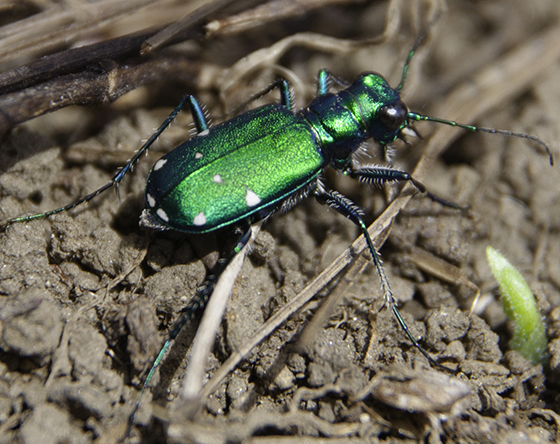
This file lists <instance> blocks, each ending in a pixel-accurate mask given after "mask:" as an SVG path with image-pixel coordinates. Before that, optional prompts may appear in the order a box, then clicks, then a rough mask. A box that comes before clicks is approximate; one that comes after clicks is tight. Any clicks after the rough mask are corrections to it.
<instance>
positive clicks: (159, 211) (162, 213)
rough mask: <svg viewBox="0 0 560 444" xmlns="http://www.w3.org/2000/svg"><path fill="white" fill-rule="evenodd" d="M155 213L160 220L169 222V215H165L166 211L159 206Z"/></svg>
mask: <svg viewBox="0 0 560 444" xmlns="http://www.w3.org/2000/svg"><path fill="white" fill-rule="evenodd" d="M156 214H157V216H158V217H159V218H160V219H161V220H162V221H164V222H169V217H168V216H167V213H166V212H165V211H163V210H162V209H161V208H158V209H157V211H156Z"/></svg>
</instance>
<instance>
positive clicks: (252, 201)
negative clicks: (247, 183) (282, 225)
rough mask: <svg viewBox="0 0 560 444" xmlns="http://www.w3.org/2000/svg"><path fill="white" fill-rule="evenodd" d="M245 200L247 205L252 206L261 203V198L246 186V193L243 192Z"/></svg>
mask: <svg viewBox="0 0 560 444" xmlns="http://www.w3.org/2000/svg"><path fill="white" fill-rule="evenodd" d="M245 202H247V206H248V207H254V206H255V205H258V204H260V203H261V198H260V197H259V196H257V195H256V194H255V193H254V192H253V191H251V190H250V189H249V188H247V194H245Z"/></svg>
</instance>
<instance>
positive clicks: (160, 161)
mask: <svg viewBox="0 0 560 444" xmlns="http://www.w3.org/2000/svg"><path fill="white" fill-rule="evenodd" d="M166 163H167V159H159V160H158V161H157V162H156V164H155V165H154V171H157V170H159V169H160V168H161V167H162V166H164V165H165V164H166Z"/></svg>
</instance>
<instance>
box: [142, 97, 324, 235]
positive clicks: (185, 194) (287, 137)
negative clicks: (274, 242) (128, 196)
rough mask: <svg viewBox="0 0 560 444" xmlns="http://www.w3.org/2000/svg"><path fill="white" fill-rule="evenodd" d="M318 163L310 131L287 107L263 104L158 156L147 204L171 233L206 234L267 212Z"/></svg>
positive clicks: (303, 182)
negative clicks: (173, 231) (177, 231)
mask: <svg viewBox="0 0 560 444" xmlns="http://www.w3.org/2000/svg"><path fill="white" fill-rule="evenodd" d="M323 162H324V160H323V157H322V156H321V153H320V152H319V151H318V150H317V149H316V146H315V144H314V136H313V132H312V131H311V130H310V128H309V126H308V125H305V124H304V123H303V122H301V121H300V119H298V118H297V117H296V116H295V115H294V114H293V113H291V112H290V111H289V110H288V109H287V108H286V107H285V106H283V105H267V106H264V107H261V108H258V109H254V110H251V111H249V112H247V113H245V114H243V115H241V116H238V117H236V118H234V119H232V120H228V121H227V122H224V123H222V124H220V125H217V126H216V127H214V128H212V129H210V130H209V131H208V132H202V133H199V134H198V135H197V136H195V137H193V138H192V139H190V140H189V141H188V142H185V143H183V144H181V145H179V146H178V147H177V148H176V149H174V150H173V151H171V152H170V153H169V154H167V155H166V156H164V157H163V158H162V159H160V160H159V161H158V163H157V164H156V165H155V167H154V168H153V170H152V171H151V173H150V176H149V178H148V181H147V185H146V202H147V207H148V209H151V210H152V211H153V213H154V214H155V215H156V216H157V217H158V218H159V219H160V220H161V221H162V222H163V223H165V224H166V225H168V226H169V227H170V228H173V229H175V230H180V231H185V232H191V233H192V232H198V233H204V232H208V231H212V230H215V229H217V228H220V227H223V226H226V225H230V224H232V223H235V222H238V221H239V220H241V219H245V218H247V217H250V216H252V217H255V215H259V214H262V215H263V216H264V215H266V213H268V212H269V211H272V210H273V209H274V208H276V207H278V205H280V204H281V202H282V201H284V199H285V198H286V197H288V195H290V194H292V193H293V192H294V191H297V190H300V189H301V188H302V187H305V186H306V185H307V184H308V183H309V182H311V181H312V180H314V179H315V178H316V177H317V175H318V174H319V172H320V171H321V169H322V167H323ZM160 165H161V166H160ZM158 167H159V168H158ZM150 203H153V206H150ZM267 210H269V211H267Z"/></svg>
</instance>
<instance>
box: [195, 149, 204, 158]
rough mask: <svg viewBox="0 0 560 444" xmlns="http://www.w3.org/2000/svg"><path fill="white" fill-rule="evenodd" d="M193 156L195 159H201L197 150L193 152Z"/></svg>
mask: <svg viewBox="0 0 560 444" xmlns="http://www.w3.org/2000/svg"><path fill="white" fill-rule="evenodd" d="M194 158H195V159H202V153H199V152H198V151H197V152H196V153H195V154H194Z"/></svg>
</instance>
